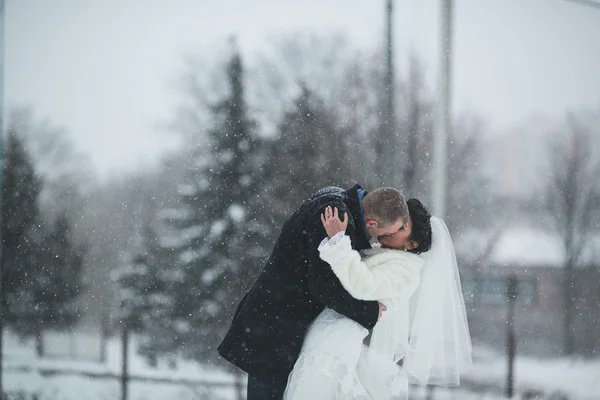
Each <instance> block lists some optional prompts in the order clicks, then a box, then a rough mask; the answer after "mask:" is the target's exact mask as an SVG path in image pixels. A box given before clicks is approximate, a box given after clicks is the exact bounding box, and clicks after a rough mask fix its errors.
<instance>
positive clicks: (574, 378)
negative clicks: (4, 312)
mask: <svg viewBox="0 0 600 400" xmlns="http://www.w3.org/2000/svg"><path fill="white" fill-rule="evenodd" d="M81 336H82V335H81V334H80V335H78V337H81ZM79 340H80V341H82V342H84V343H86V345H85V346H87V347H88V348H87V353H86V352H85V350H86V349H85V346H83V347H84V348H82V349H81V352H78V353H77V354H83V358H85V359H86V360H74V359H66V358H62V359H59V358H37V357H36V356H35V354H34V351H33V348H34V347H33V344H32V343H29V342H27V343H20V342H19V341H18V340H17V338H15V337H14V336H12V335H10V334H7V335H5V361H4V389H5V391H6V392H8V393H9V394H11V397H9V398H11V399H13V398H14V399H23V400H25V399H27V400H29V399H33V398H35V397H34V396H36V398H37V399H38V400H79V399H89V400H109V399H120V396H121V385H120V381H119V380H118V379H117V378H115V377H113V376H118V375H119V374H120V372H121V359H120V354H121V348H120V343H119V340H118V339H113V340H111V341H110V342H109V347H108V354H107V356H108V359H107V361H106V362H105V363H99V362H97V361H90V360H91V359H93V358H94V357H93V354H94V350H93V349H94V348H95V345H94V340H93V339H90V338H89V337H88V338H81V339H79ZM46 343H53V345H52V348H51V349H49V350H51V352H52V353H53V354H61V346H60V340H58V339H57V337H54V338H53V339H52V340H49V341H47V342H46ZM68 346H71V348H73V346H74V344H73V342H72V341H69V343H65V344H64V346H63V347H68ZM90 349H91V350H90ZM62 353H68V352H66V351H62ZM475 354H476V358H475V368H474V369H473V371H472V372H471V373H470V374H469V376H468V377H467V379H465V382H464V384H463V386H462V387H461V388H460V389H453V390H444V389H436V390H435V391H434V395H433V397H432V399H433V400H500V399H503V398H504V397H503V396H501V393H502V388H503V387H504V385H505V381H506V372H505V371H506V361H505V359H504V358H502V357H500V356H498V355H497V354H495V353H493V352H491V351H488V350H484V349H482V348H476V353H475ZM129 368H130V375H132V376H133V377H134V378H142V379H144V380H137V379H134V380H133V381H132V382H131V383H130V385H129V400H159V399H181V400H205V399H206V400H209V399H211V400H212V399H214V400H237V396H236V390H235V386H234V385H235V378H234V377H233V376H232V375H230V374H228V373H226V372H223V371H220V370H218V369H214V368H209V367H202V366H199V365H197V364H195V363H192V362H187V361H185V360H178V365H177V368H176V369H170V368H169V367H168V366H167V365H163V364H160V363H159V366H158V367H157V368H151V367H149V366H148V365H147V364H146V362H145V360H144V359H143V358H141V357H139V356H138V355H137V354H136V346H135V338H134V339H133V340H132V344H131V345H130V353H129ZM39 371H42V372H44V371H45V372H46V373H45V374H42V373H40V372H39ZM48 371H51V372H48ZM82 372H85V373H87V374H90V375H93V376H94V377H93V378H90V377H85V376H82V375H81V373H82ZM515 373H516V376H515V384H516V388H517V392H518V393H519V394H520V396H519V398H531V399H548V400H550V399H552V400H566V399H568V400H600V360H598V361H593V362H591V361H587V362H583V361H572V360H564V359H555V360H543V361H542V360H537V359H530V358H525V357H521V358H519V359H517V363H516V367H515ZM111 375H113V376H111ZM153 379H158V380H160V382H152V380H153ZM169 379H173V380H182V381H185V382H187V383H168V382H165V381H168V380H169ZM206 383H208V384H209V386H210V387H208V386H207V385H206ZM21 396H23V397H21ZM524 396H525V397H524ZM561 396H563V397H561ZM425 398H426V391H425V390H421V389H418V388H415V389H414V390H413V392H412V395H411V399H415V400H417V399H425Z"/></svg>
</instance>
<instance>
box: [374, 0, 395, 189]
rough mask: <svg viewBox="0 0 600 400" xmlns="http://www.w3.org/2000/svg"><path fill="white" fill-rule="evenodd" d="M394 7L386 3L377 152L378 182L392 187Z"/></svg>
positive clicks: (390, 3) (390, 0)
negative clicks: (383, 64)
mask: <svg viewBox="0 0 600 400" xmlns="http://www.w3.org/2000/svg"><path fill="white" fill-rule="evenodd" d="M392 11H393V7H392V0H387V1H386V9H385V21H386V22H385V25H386V30H385V73H384V77H383V91H382V98H381V99H380V124H379V129H378V138H377V140H376V143H375V151H376V153H377V157H379V160H378V162H377V174H378V177H377V178H378V180H379V181H380V182H381V183H384V184H386V185H387V186H391V185H392V183H390V182H387V180H388V179H389V178H390V174H389V171H390V170H394V168H393V165H394V161H395V156H394V148H396V147H397V144H396V141H395V140H394V139H393V137H394V134H395V133H396V108H395V101H394V94H395V93H394V89H395V85H394V54H393V21H392V16H393V12H392Z"/></svg>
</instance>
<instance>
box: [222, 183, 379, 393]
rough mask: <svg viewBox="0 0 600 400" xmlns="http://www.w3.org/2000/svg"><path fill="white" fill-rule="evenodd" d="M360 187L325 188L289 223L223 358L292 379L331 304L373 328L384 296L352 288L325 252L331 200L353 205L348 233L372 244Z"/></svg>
mask: <svg viewBox="0 0 600 400" xmlns="http://www.w3.org/2000/svg"><path fill="white" fill-rule="evenodd" d="M358 189H360V186H359V185H355V186H354V187H352V188H350V189H348V190H343V189H340V188H337V187H326V188H323V189H321V190H319V191H318V192H316V193H315V194H313V195H312V196H311V197H310V198H309V199H308V200H306V201H305V202H304V203H303V204H302V205H301V206H300V208H299V209H298V210H297V211H296V212H295V213H294V214H293V215H292V216H291V218H290V219H289V220H288V221H287V222H286V223H285V224H284V225H283V227H282V229H281V234H280V235H279V238H278V239H277V242H276V244H275V247H274V249H273V253H272V254H271V257H270V258H269V259H268V261H267V262H266V265H265V266H264V268H263V270H262V272H261V273H260V275H259V276H258V278H257V280H256V281H255V283H254V285H253V287H252V288H251V289H250V291H249V292H248V293H247V294H246V296H245V297H244V298H243V299H242V302H241V303H240V305H239V306H238V309H237V311H236V313H235V316H234V319H233V322H232V324H231V327H230V328H229V331H228V332H227V334H226V335H225V338H224V339H223V342H222V343H221V345H220V346H219V349H218V351H219V354H221V356H222V357H223V358H225V359H226V360H228V361H230V362H231V363H233V364H235V365H236V366H238V367H239V368H241V369H242V370H244V371H245V372H247V373H248V374H250V375H252V376H254V377H256V378H258V379H260V380H262V381H263V382H264V383H267V384H271V385H273V386H282V385H283V386H285V385H286V383H287V378H288V375H289V374H290V372H291V371H292V369H293V367H294V363H295V362H296V359H297V358H298V355H299V353H300V350H301V348H302V342H303V340H304V336H305V334H306V332H307V330H308V328H309V326H310V324H311V322H312V321H313V320H314V319H315V318H316V317H317V316H318V315H319V313H321V311H323V309H324V308H325V307H329V308H332V309H333V310H335V311H337V312H338V313H340V314H343V315H345V316H346V317H348V318H350V319H352V320H354V321H356V322H358V323H359V324H361V325H362V326H364V327H365V328H367V329H371V328H373V326H375V323H376V322H377V318H378V316H379V305H378V302H376V301H361V300H356V299H354V298H353V297H352V296H350V294H348V292H347V291H346V290H345V289H344V288H343V286H342V284H341V283H340V281H339V280H338V279H337V277H336V276H335V274H334V273H333V272H332V270H331V267H330V266H329V265H328V264H327V263H326V262H324V261H322V260H321V259H320V258H319V252H318V246H319V244H320V243H321V241H322V240H323V239H324V238H325V237H326V236H327V234H326V232H325V229H324V228H323V225H322V223H321V218H320V214H321V213H322V212H323V211H324V209H325V207H326V206H332V207H337V208H338V210H339V213H340V216H343V215H344V212H347V213H348V216H349V222H348V228H347V230H346V234H347V235H349V236H350V239H351V241H352V247H353V248H355V249H357V250H362V249H367V248H370V245H369V240H368V237H367V235H366V232H365V229H364V222H363V221H362V220H361V218H363V217H362V216H361V205H360V202H359V197H358Z"/></svg>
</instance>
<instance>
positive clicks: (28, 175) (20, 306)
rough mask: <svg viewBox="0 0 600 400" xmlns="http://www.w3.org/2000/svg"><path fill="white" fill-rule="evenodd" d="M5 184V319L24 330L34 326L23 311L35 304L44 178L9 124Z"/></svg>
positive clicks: (3, 224) (3, 227)
mask: <svg viewBox="0 0 600 400" xmlns="http://www.w3.org/2000/svg"><path fill="white" fill-rule="evenodd" d="M2 173H3V186H2V249H1V250H0V251H1V252H2V257H1V262H2V264H3V265H2V272H3V274H2V287H3V290H5V294H4V296H3V301H4V304H3V305H2V306H3V307H4V310H5V320H6V321H7V322H8V324H9V325H11V326H13V327H15V326H16V325H17V324H18V325H19V326H20V328H21V331H22V332H23V333H24V334H27V333H31V329H30V328H31V326H27V324H24V323H22V322H24V321H22V320H21V315H23V313H25V312H27V311H28V310H31V309H32V308H34V307H35V304H34V299H33V296H32V293H31V292H30V291H29V290H28V288H29V287H30V286H32V285H34V283H35V281H34V279H35V273H34V272H35V271H34V270H33V266H34V260H35V251H36V248H35V244H34V240H33V233H34V232H33V230H34V228H35V226H36V223H37V222H38V218H39V209H38V204H37V199H38V196H39V193H40V191H41V188H42V182H41V181H40V179H39V178H38V177H37V175H36V173H35V170H34V167H33V165H32V163H31V160H30V157H29V155H28V154H27V152H26V151H25V146H24V144H23V142H22V139H21V137H20V136H19V134H18V133H17V132H16V131H15V130H14V129H13V127H10V128H9V130H8V135H7V137H6V147H5V161H4V165H3V171H2Z"/></svg>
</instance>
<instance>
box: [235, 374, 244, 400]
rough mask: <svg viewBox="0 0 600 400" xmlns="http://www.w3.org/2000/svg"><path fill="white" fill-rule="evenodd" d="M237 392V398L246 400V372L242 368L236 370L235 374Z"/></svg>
mask: <svg viewBox="0 0 600 400" xmlns="http://www.w3.org/2000/svg"><path fill="white" fill-rule="evenodd" d="M235 393H236V398H237V400H245V398H246V395H245V393H246V391H245V390H244V373H243V372H242V371H240V370H237V371H236V376H235Z"/></svg>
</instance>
